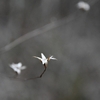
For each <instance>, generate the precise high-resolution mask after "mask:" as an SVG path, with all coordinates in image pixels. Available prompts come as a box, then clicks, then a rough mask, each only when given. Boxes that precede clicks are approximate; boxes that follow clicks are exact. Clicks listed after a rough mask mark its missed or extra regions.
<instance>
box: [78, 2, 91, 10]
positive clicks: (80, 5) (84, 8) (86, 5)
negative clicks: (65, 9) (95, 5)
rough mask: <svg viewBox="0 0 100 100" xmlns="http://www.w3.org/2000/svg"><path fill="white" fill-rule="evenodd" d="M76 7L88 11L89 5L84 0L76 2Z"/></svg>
mask: <svg viewBox="0 0 100 100" xmlns="http://www.w3.org/2000/svg"><path fill="white" fill-rule="evenodd" d="M77 7H78V8H79V9H83V10H85V11H89V10H90V5H89V4H88V3H86V2H84V1H80V2H78V4H77Z"/></svg>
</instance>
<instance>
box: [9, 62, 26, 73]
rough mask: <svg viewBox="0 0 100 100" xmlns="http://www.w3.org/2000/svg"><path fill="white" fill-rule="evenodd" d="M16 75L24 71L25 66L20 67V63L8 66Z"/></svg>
mask: <svg viewBox="0 0 100 100" xmlns="http://www.w3.org/2000/svg"><path fill="white" fill-rule="evenodd" d="M9 66H10V67H11V68H12V69H13V70H14V71H15V72H16V73H17V74H20V73H21V70H24V69H26V66H22V63H21V62H19V63H18V64H15V63H12V64H10V65H9Z"/></svg>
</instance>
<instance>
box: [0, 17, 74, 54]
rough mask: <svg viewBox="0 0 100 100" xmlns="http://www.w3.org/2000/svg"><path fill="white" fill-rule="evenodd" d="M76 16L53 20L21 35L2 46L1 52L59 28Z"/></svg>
mask: <svg viewBox="0 0 100 100" xmlns="http://www.w3.org/2000/svg"><path fill="white" fill-rule="evenodd" d="M74 19H75V17H74V16H69V17H67V18H65V19H62V20H59V21H55V22H51V23H49V24H47V25H45V26H43V27H40V28H38V29H35V30H33V31H31V32H29V33H27V34H25V35H23V36H21V37H19V38H18V39H16V40H14V41H13V42H11V43H10V44H8V45H6V46H5V47H3V48H1V49H0V53H1V54H2V53H4V52H7V51H9V50H11V49H12V48H14V47H16V46H17V45H19V44H20V43H22V42H24V41H26V40H28V39H30V38H32V37H34V36H37V35H39V34H43V33H45V32H47V31H50V30H52V29H54V28H57V27H59V26H62V25H64V24H67V23H68V22H70V21H72V20H74Z"/></svg>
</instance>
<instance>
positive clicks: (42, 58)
mask: <svg viewBox="0 0 100 100" xmlns="http://www.w3.org/2000/svg"><path fill="white" fill-rule="evenodd" d="M34 57H35V58H37V59H39V60H40V61H41V62H42V64H43V65H45V66H46V65H47V64H48V61H50V60H51V59H52V60H57V59H56V58H54V57H53V56H50V57H48V58H46V57H45V55H44V54H43V53H41V58H40V57H37V56H34Z"/></svg>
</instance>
